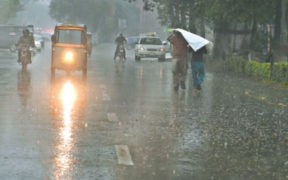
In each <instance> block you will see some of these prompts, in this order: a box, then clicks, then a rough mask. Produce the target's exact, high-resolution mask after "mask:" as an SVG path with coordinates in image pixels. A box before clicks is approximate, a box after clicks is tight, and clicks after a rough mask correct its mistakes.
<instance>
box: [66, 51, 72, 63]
mask: <svg viewBox="0 0 288 180" xmlns="http://www.w3.org/2000/svg"><path fill="white" fill-rule="evenodd" d="M65 61H67V62H72V61H73V54H72V53H71V52H67V53H66V54H65Z"/></svg>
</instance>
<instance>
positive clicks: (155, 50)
mask: <svg viewBox="0 0 288 180" xmlns="http://www.w3.org/2000/svg"><path fill="white" fill-rule="evenodd" d="M141 58H158V59H159V61H164V60H165V48H164V46H163V44H162V41H161V39H160V38H159V37H154V36H143V37H140V38H139V41H138V43H137V44H136V47H135V60H136V61H139V60H140V59H141Z"/></svg>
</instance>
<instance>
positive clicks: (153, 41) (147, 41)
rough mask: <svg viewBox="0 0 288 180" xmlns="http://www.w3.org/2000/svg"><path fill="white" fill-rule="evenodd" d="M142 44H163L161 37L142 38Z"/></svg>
mask: <svg viewBox="0 0 288 180" xmlns="http://www.w3.org/2000/svg"><path fill="white" fill-rule="evenodd" d="M140 44H152V45H161V44H162V43H161V40H160V39H159V38H142V39H141V41H140Z"/></svg>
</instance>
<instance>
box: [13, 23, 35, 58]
mask: <svg viewBox="0 0 288 180" xmlns="http://www.w3.org/2000/svg"><path fill="white" fill-rule="evenodd" d="M17 46H18V63H20V62H21V59H20V56H21V50H22V48H23V47H27V46H28V47H35V42H34V38H33V36H31V35H30V32H29V30H28V29H25V30H24V31H23V36H21V37H20V39H19V41H18V43H17ZM29 60H30V63H31V52H30V51H29Z"/></svg>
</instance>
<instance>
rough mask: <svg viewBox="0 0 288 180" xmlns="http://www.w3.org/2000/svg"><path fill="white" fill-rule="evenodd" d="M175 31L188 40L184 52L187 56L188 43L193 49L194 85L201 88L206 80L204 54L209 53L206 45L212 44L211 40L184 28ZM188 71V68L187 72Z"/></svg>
mask: <svg viewBox="0 0 288 180" xmlns="http://www.w3.org/2000/svg"><path fill="white" fill-rule="evenodd" d="M173 32H174V33H175V32H178V33H180V34H181V35H182V36H181V37H183V38H184V40H185V41H186V49H185V51H184V50H183V52H182V53H186V56H185V57H187V45H189V46H190V47H191V49H192V60H191V61H192V74H193V86H194V88H196V89H198V90H201V83H202V82H203V81H204V77H205V72H204V65H203V54H205V53H207V50H206V47H205V46H206V45H208V44H210V43H211V42H210V41H208V40H207V39H205V38H203V37H201V36H198V35H197V34H193V33H191V32H188V31H186V30H184V29H174V31H173ZM182 48H184V46H183V47H182ZM186 68H187V67H186ZM186 72H187V69H186V71H185V73H186ZM185 75H186V74H185ZM184 85H185V84H184Z"/></svg>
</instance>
